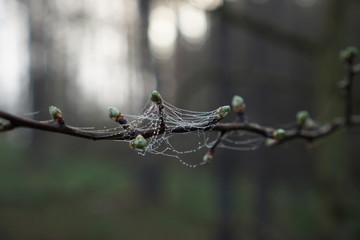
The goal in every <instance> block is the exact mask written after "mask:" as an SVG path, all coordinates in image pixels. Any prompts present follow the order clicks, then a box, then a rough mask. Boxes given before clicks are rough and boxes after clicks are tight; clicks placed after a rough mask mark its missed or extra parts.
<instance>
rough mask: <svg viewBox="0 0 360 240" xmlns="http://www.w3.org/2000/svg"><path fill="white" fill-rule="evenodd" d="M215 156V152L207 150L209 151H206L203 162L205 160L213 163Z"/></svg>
mask: <svg viewBox="0 0 360 240" xmlns="http://www.w3.org/2000/svg"><path fill="white" fill-rule="evenodd" d="M213 156H214V153H212V152H207V153H205V155H204V157H203V162H204V163H205V164H207V163H211V162H212V160H213Z"/></svg>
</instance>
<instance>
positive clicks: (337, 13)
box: [315, 0, 351, 239]
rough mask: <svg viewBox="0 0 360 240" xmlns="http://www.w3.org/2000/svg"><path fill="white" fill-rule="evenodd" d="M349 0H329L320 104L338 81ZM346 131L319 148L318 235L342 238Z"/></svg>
mask: <svg viewBox="0 0 360 240" xmlns="http://www.w3.org/2000/svg"><path fill="white" fill-rule="evenodd" d="M350 5H351V1H342V0H333V1H329V2H328V6H327V9H326V15H325V16H326V18H325V37H324V42H323V46H325V47H324V49H323V52H322V53H321V54H320V55H319V59H318V62H319V63H318V67H317V69H318V74H317V77H316V79H317V80H318V82H317V91H316V93H315V94H316V96H317V99H318V105H319V108H318V109H321V107H324V106H327V105H328V104H329V99H332V98H333V97H334V96H333V95H334V92H335V88H336V84H337V81H339V80H340V79H341V77H342V76H343V74H344V71H342V69H341V68H340V67H341V65H340V64H339V60H338V59H339V58H338V52H339V50H340V49H342V48H343V47H344V45H343V44H344V43H343V42H341V40H342V39H344V38H343V36H342V35H343V34H344V29H346V27H345V26H346V13H347V12H348V10H349V7H350ZM343 106H344V105H343V104H340V105H339V104H334V105H333V106H332V112H331V115H330V116H329V115H328V116H326V118H331V117H334V114H336V113H339V114H343V108H344V107H343ZM346 135H347V133H337V137H336V138H333V137H330V138H329V139H327V140H326V146H324V147H322V148H319V150H318V158H317V163H316V164H317V166H316V167H317V177H318V178H317V181H318V182H317V187H318V193H319V196H320V206H319V208H318V213H317V215H318V224H319V234H320V236H319V239H341V238H342V237H344V238H346V237H345V236H343V235H342V232H341V229H342V227H343V226H344V224H346V222H345V221H346V219H347V214H348V213H349V210H350V209H348V204H347V200H348V196H349V186H350V185H351V183H350V182H349V176H348V175H349V173H350V171H349V170H350V169H349V157H348V154H347V146H348V137H346Z"/></svg>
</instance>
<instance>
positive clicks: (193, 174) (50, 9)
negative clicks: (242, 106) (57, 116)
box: [0, 0, 360, 240]
mask: <svg viewBox="0 0 360 240" xmlns="http://www.w3.org/2000/svg"><path fill="white" fill-rule="evenodd" d="M359 22H360V2H359V1H356V0H352V1H351V0H237V1H236V0H232V1H221V0H196V1H195V0H194V1H186V0H163V1H156V0H148V1H147V0H103V1H95V0H93V1H91V0H87V1H86V0H77V1H72V0H58V1H55V0H52V1H45V0H18V1H16V0H0V107H1V109H2V110H6V111H9V112H11V113H15V114H18V115H20V116H24V117H30V118H34V119H38V120H46V119H48V118H49V117H48V113H47V107H48V106H49V105H56V106H58V107H60V108H61V109H62V111H63V113H64V116H65V119H66V121H67V122H68V123H69V124H71V125H75V126H92V127H97V128H102V127H104V126H111V125H112V123H111V122H110V120H109V119H108V117H107V107H108V106H117V107H119V108H120V109H121V111H123V112H126V113H131V114H136V113H138V112H139V111H140V110H141V108H142V105H143V104H144V103H145V102H146V99H147V96H148V94H149V92H150V91H151V90H153V89H158V90H159V92H160V93H161V94H162V96H163V97H164V99H166V100H167V101H168V102H170V103H172V104H174V105H176V106H178V107H181V108H185V109H189V110H196V111H210V110H213V109H216V108H217V107H218V106H221V105H225V104H229V103H230V101H231V98H232V96H233V95H234V94H239V95H241V96H243V97H244V98H245V100H246V104H247V115H248V117H249V119H250V120H252V121H256V122H258V123H260V124H264V125H268V126H274V127H285V126H287V125H286V123H288V122H292V121H294V118H295V114H296V112H297V111H298V110H303V109H306V110H308V111H310V112H311V115H312V116H313V117H314V118H315V119H316V120H318V121H319V122H320V123H321V122H325V121H326V120H329V119H331V118H332V117H335V116H339V115H341V114H342V113H343V105H344V101H343V95H342V94H341V92H340V91H339V90H338V88H337V82H338V81H339V80H341V79H342V78H343V77H344V76H345V68H344V66H343V64H342V63H341V62H340V61H339V50H340V49H342V48H344V47H345V46H347V45H354V46H357V47H359V46H360V25H359ZM354 92H355V94H354V95H355V96H354V102H355V103H354V106H355V111H358V110H359V105H360V104H359V103H360V96H359V95H358V94H356V92H359V86H358V84H357V82H355V88H354ZM232 118H233V117H229V120H231V119H232ZM229 120H224V121H229ZM359 151H360V150H359V129H357V128H353V129H351V130H348V129H345V130H340V131H338V132H336V133H335V134H333V135H330V136H329V137H327V138H326V139H322V140H320V141H318V142H315V143H313V144H312V145H311V146H310V145H309V144H306V143H304V142H302V141H295V142H291V143H289V144H284V145H282V146H279V147H276V148H270V149H268V148H262V149H259V150H256V151H231V150H223V149H220V150H219V151H217V153H216V155H215V159H214V163H213V164H210V165H206V166H204V167H200V168H195V169H192V168H186V167H184V166H183V165H181V164H179V162H178V161H177V160H174V159H173V158H167V157H159V156H158V155H156V156H151V155H149V154H148V155H145V156H144V157H142V156H140V155H138V154H136V152H134V151H132V150H131V149H129V148H128V144H126V143H121V142H101V141H100V142H93V141H88V140H84V139H77V138H73V137H69V136H63V135H57V134H54V133H45V132H39V131H31V130H26V129H19V130H16V131H11V132H8V133H2V134H0V239H1V240H6V239H40V240H41V239H256V240H257V239H259V240H266V239H284V240H285V239H359V238H360V205H359V201H360V192H359V190H360V188H359V187H360V186H359V156H360V152H359ZM203 154H204V152H201V153H199V154H198V156H196V158H195V159H191V160H192V161H194V162H200V161H201V157H202V155H203Z"/></svg>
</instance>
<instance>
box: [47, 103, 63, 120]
mask: <svg viewBox="0 0 360 240" xmlns="http://www.w3.org/2000/svg"><path fill="white" fill-rule="evenodd" d="M49 113H50V116H51V117H52V119H53V120H54V121H56V122H63V121H64V119H63V116H62V112H61V110H60V109H59V108H57V107H55V106H50V107H49Z"/></svg>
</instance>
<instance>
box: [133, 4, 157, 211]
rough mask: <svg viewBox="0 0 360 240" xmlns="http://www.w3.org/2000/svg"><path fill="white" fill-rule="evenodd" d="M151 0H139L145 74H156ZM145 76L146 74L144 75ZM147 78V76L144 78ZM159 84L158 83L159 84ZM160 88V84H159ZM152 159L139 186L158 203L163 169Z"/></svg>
mask: <svg viewBox="0 0 360 240" xmlns="http://www.w3.org/2000/svg"><path fill="white" fill-rule="evenodd" d="M151 2H152V1H151V0H138V4H139V12H140V30H139V36H140V39H141V41H140V56H141V57H140V58H139V61H140V68H141V72H143V73H145V74H149V73H152V74H156V73H155V72H154V71H155V69H152V66H151V62H152V59H151V52H150V46H149V38H148V35H147V31H148V27H149V14H150V6H151ZM143 78H144V75H143ZM143 80H144V81H145V80H146V79H145V78H144V79H143ZM157 85H158V84H157ZM158 88H159V86H158ZM150 158H151V160H150V159H149V160H150V161H146V162H143V163H142V164H141V166H140V169H139V187H140V198H141V199H142V201H145V202H148V203H151V204H157V203H158V201H159V199H160V197H159V195H160V192H161V188H162V185H161V172H162V171H161V169H160V166H159V164H158V163H157V162H155V161H152V160H153V159H155V157H150Z"/></svg>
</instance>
